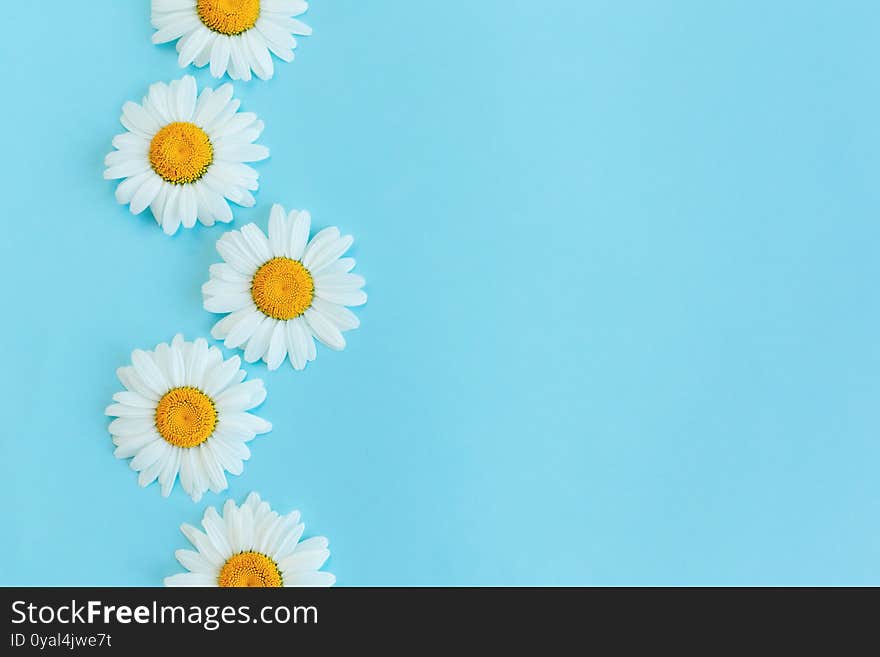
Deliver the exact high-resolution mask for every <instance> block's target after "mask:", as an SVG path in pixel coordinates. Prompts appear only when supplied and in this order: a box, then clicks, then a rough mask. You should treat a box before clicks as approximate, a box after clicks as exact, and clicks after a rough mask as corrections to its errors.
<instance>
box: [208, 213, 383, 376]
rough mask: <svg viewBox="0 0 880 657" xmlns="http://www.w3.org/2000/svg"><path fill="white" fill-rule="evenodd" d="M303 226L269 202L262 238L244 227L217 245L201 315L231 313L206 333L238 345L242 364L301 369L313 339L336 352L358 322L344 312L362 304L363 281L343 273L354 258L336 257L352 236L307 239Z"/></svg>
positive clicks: (303, 218) (303, 217)
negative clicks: (288, 364)
mask: <svg viewBox="0 0 880 657" xmlns="http://www.w3.org/2000/svg"><path fill="white" fill-rule="evenodd" d="M310 225H311V217H310V215H309V213H308V212H306V211H305V210H303V211H302V212H298V211H297V210H293V211H291V212H290V214H288V215H285V213H284V208H282V207H281V206H280V205H277V204H276V205H273V206H272V212H271V214H270V216H269V236H268V238H267V237H266V235H265V234H264V233H263V231H261V230H260V229H259V228H257V226H256V224H248V225H247V226H244V227H242V229H241V230H240V231H238V230H232V231H229V232H227V233H224V234H223V236H222V237H221V238H220V239H219V240H218V241H217V251H219V253H220V255H221V256H223V259H224V260H225V261H226V262H224V263H220V264H216V265H211V269H210V280H209V281H208V282H207V283H205V284H204V285H203V286H202V294H203V296H204V304H205V310H208V311H210V312H212V313H231V314H230V315H227V316H226V317H224V318H223V319H221V320H220V321H219V322H217V323H216V324H215V325H214V328H213V329H211V335H213V336H214V337H215V338H217V339H218V340H225V344H226V346H227V347H229V348H230V349H232V348H235V347H244V359H245V360H246V361H247V362H249V363H253V362H255V361H258V360H260V359H263V360H264V361H265V362H266V364H267V365H268V366H269V369H270V370H274V369H277V368H278V367H279V366H280V365H281V363H283V362H284V358H285V357H286V356H289V357H290V362H291V364H292V365H293V366H294V367H295V368H296V369H298V370H301V369H303V368H304V367H305V366H306V363H307V362H308V361H311V360H314V359H315V342H314V340H313V339H312V338H313V336H314V337H315V338H318V340H320V341H321V342H323V343H324V344H325V345H327V346H328V347H330V348H331V349H336V350H341V349H344V348H345V338H343V337H342V332H343V331H347V330H349V329H353V328H357V327H358V325H359V323H360V322H359V321H358V318H357V317H356V316H355V314H354V313H353V312H351V311H350V310H349V309H348V308H346V306H359V305H361V304H363V303H366V301H367V295H366V294H365V293H364V292H363V290H361V288H362V287H363V285H364V279H363V277H362V276H359V275H357V274H352V273H350V272H351V270H352V268H354V265H355V261H354V258H343V257H341V256H342V255H343V254H344V253H345V252H346V251H348V249H349V247H350V246H351V244H352V242H353V241H354V240H353V238H352V237H351V235H345V236H341V235H340V234H339V229H338V228H336V227H335V226H332V227H330V228H325V229H324V230H322V231H319V232H318V233H317V234H316V235H315V236H314V237H313V238H312V239H311V241H309V227H310Z"/></svg>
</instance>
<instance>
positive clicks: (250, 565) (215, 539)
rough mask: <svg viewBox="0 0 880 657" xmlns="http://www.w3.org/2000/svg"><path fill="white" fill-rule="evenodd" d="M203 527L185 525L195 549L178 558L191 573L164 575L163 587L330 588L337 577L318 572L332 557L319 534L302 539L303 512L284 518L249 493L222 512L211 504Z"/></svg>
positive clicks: (182, 552) (184, 527) (183, 528)
mask: <svg viewBox="0 0 880 657" xmlns="http://www.w3.org/2000/svg"><path fill="white" fill-rule="evenodd" d="M202 527H204V528H205V531H204V532H202V531H199V530H198V529H196V528H195V527H193V526H192V525H188V524H185V523H184V524H183V525H181V526H180V530H181V531H182V532H183V535H184V536H186V538H187V539H188V540H189V542H190V543H192V544H193V546H194V547H195V548H196V550H177V552H175V553H174V556H175V557H177V560H178V561H179V562H180V565H182V566H183V567H184V568H186V569H187V570H188V571H189V572H188V573H178V574H177V575H172V576H171V577H166V578H165V586H238V587H244V586H249V587H257V586H276V587H277V586H332V585H333V584H334V583H335V582H336V577H334V576H333V575H331V574H330V573H327V572H323V571H320V570H319V569H320V568H321V566H323V565H324V562H325V561H327V557H329V556H330V550H328V549H327V545H328V541H327V539H326V538H324V537H323V536H316V537H315V538H309V539H306V540H305V541H302V542H300V540H299V539H300V537H301V536H302V534H303V530H304V529H305V525H303V524H302V523H301V522H300V521H299V511H294V512H292V513H289V514H287V515H286V516H280V515H278V514H277V513H275V512H274V511H272V509H271V508H270V507H269V504H268V503H266V502H263V501H262V500H260V496H259V495H257V494H256V493H251V494H250V495H248V498H247V500H245V503H244V504H242V505H241V506H240V507H239V506H236V505H235V502H233V501H232V500H226V504H225V505H224V506H223V515H222V516H221V515H220V514H218V513H217V510H216V509H215V508H214V507H213V506H211V507H208V509H207V510H206V511H205V515H204V516H203V517H202Z"/></svg>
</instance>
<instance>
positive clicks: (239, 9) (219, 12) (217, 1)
mask: <svg viewBox="0 0 880 657" xmlns="http://www.w3.org/2000/svg"><path fill="white" fill-rule="evenodd" d="M196 8H197V11H198V13H199V19H200V20H201V21H202V23H204V24H205V27H207V28H208V29H209V30H214V31H215V32H219V33H220V34H227V35H229V36H235V35H236V34H241V33H242V32H247V31H248V30H249V29H251V28H252V27H253V26H254V25H256V24H257V19H258V18H259V17H260V0H199V1H198V3H197V5H196Z"/></svg>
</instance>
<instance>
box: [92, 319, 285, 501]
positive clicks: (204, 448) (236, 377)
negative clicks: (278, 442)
mask: <svg viewBox="0 0 880 657" xmlns="http://www.w3.org/2000/svg"><path fill="white" fill-rule="evenodd" d="M131 361H132V364H131V365H130V366H126V367H120V368H119V369H118V370H116V375H117V376H118V377H119V380H120V381H121V382H122V385H123V386H125V388H126V389H125V391H124V392H117V393H116V394H115V395H113V399H114V401H115V402H116V403H115V404H111V405H110V406H108V407H107V410H106V411H105V413H106V414H107V415H109V416H112V417H115V418H116V419H115V420H113V421H112V422H111V423H110V433H111V434H112V436H113V444H115V445H116V451H115V452H114V454H115V456H116V458H120V459H127V458H131V457H134V458H132V460H131V469H132V470H135V471H137V472H139V473H140V475H139V476H138V483H139V484H140V485H141V486H148V485H149V484H151V483H152V482H153V481H155V480H156V479H158V480H159V485H160V486H161V489H162V495H163V496H164V497H168V495H170V494H171V489H172V488H173V487H174V481H175V479H176V478H177V476H178V474H179V475H180V484H181V486H183V489H184V490H185V491H186V492H187V493H188V494H189V495H190V497H192V499H193V500H194V501H196V502H198V501H199V500H200V499H201V497H202V494H203V493H204V492H205V491H206V490H208V489H210V490H212V491H213V492H215V493H218V492H220V491H222V490H224V489H225V488H226V487H227V483H226V474H225V473H226V472H230V473H232V474H234V475H238V474H241V472H242V469H243V463H242V462H243V461H246V460H247V459H249V458H250V450H249V449H248V447H247V445H246V444H245V443H247V442H248V441H249V440H252V439H253V438H254V436H256V435H257V434H260V433H266V432H267V431H269V430H271V429H272V425H271V424H269V423H268V422H266V420H264V419H262V418H259V417H257V416H256V415H253V414H251V413H248V412H247V411H249V410H251V409H253V408H254V407H256V406H259V405H260V404H261V403H262V402H263V400H264V399H265V398H266V390H265V389H264V388H263V382H262V381H261V380H260V379H251V380H250V381H247V382H244V383H243V381H244V378H245V372H244V371H243V370H241V369H239V367H240V365H241V360H240V359H239V357H238V356H233V357H232V358H230V359H229V360H223V355H222V354H221V353H220V350H219V349H218V348H217V347H208V343H207V342H206V341H205V339H204V338H199V339H197V340H196V341H195V342H185V341H184V340H183V336H181V335H179V334H178V335H176V336H174V339H173V340H172V341H171V345H168V344H167V343H164V342H163V343H162V344H160V345H158V346H157V347H156V349H155V351H143V350H141V349H135V350H134V351H133V352H132V354H131Z"/></svg>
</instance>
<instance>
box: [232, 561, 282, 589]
mask: <svg viewBox="0 0 880 657" xmlns="http://www.w3.org/2000/svg"><path fill="white" fill-rule="evenodd" d="M217 584H218V586H237V587H245V586H249V587H269V586H275V587H277V586H281V585H282V581H281V572H280V571H279V570H278V564H276V563H275V562H274V561H272V560H271V559H270V558H269V557H267V556H266V555H265V554H260V553H259V552H239V553H238V554H233V555H232V556H231V557H229V558H228V559H227V560H226V563H225V564H223V567H222V568H221V569H220V574H219V575H218V576H217Z"/></svg>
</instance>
